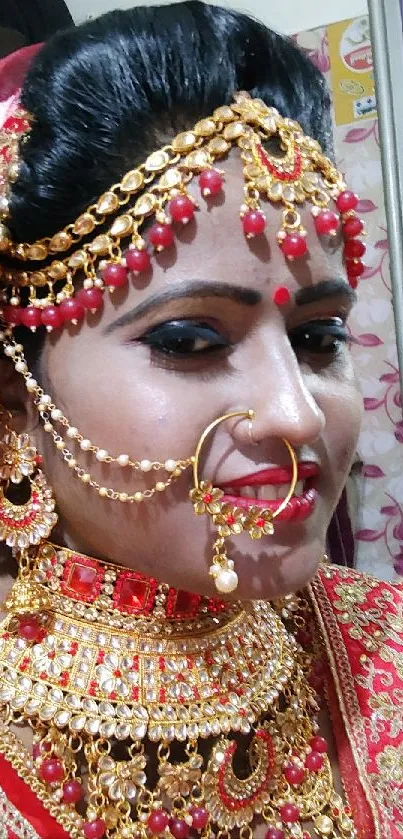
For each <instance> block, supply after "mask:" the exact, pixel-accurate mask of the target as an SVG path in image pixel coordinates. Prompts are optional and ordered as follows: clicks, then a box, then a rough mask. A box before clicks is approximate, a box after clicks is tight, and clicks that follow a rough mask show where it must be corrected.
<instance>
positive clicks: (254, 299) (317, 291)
mask: <svg viewBox="0 0 403 839" xmlns="http://www.w3.org/2000/svg"><path fill="white" fill-rule="evenodd" d="M337 296H344V297H347V298H348V299H349V301H350V302H351V303H355V302H356V299H357V295H356V293H355V291H354V290H353V289H352V288H350V286H349V285H347V283H346V281H345V280H344V279H342V278H338V279H331V280H321V281H320V282H319V283H316V284H315V285H313V286H308V287H307V288H301V289H299V291H297V292H296V294H295V303H296V305H297V306H304V305H306V304H308V303H315V302H317V301H318V300H325V299H327V298H330V297H337ZM192 297H199V298H202V297H219V298H225V299H227V300H234V301H235V302H236V303H240V304H241V305H243V306H257V305H258V304H259V303H261V302H262V300H263V295H262V294H261V293H260V292H259V291H257V290H256V289H252V288H247V287H245V286H237V285H232V284H231V283H219V282H211V281H209V280H191V281H189V282H187V283H183V284H182V285H181V286H180V287H178V288H172V289H169V290H168V291H164V292H162V294H153V295H152V296H151V297H149V298H148V300H144V302H143V303H140V304H139V306H136V307H135V308H134V309H131V310H130V311H129V312H125V314H123V315H121V316H120V317H118V318H117V319H116V320H114V321H113V322H112V323H110V324H109V325H108V326H107V327H106V329H105V332H104V334H105V335H110V333H111V332H114V331H115V330H116V329H123V327H125V326H130V325H131V324H133V323H135V322H136V321H137V320H139V319H140V318H142V317H144V315H147V314H149V312H151V311H154V310H155V309H159V308H160V307H162V306H164V305H166V304H167V303H171V302H172V301H173V300H183V299H185V298H187V299H189V298H192Z"/></svg>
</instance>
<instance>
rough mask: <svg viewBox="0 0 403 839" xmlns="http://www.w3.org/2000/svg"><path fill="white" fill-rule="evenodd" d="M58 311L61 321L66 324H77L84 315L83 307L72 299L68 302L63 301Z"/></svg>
mask: <svg viewBox="0 0 403 839" xmlns="http://www.w3.org/2000/svg"><path fill="white" fill-rule="evenodd" d="M59 309H60V313H61V315H62V317H63V320H65V321H66V322H67V321H71V322H72V323H78V321H80V320H82V319H83V317H84V315H85V309H84V306H83V305H82V304H81V303H80V302H79V301H78V300H76V299H75V298H74V297H71V298H70V300H63V302H62V303H61V304H60V306H59Z"/></svg>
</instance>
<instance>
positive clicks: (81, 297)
mask: <svg viewBox="0 0 403 839" xmlns="http://www.w3.org/2000/svg"><path fill="white" fill-rule="evenodd" d="M76 300H78V302H79V303H81V305H82V306H84V309H89V310H90V311H91V312H96V311H97V309H102V306H103V305H104V296H103V294H102V291H101V289H100V288H81V289H80V291H78V292H77V294H76Z"/></svg>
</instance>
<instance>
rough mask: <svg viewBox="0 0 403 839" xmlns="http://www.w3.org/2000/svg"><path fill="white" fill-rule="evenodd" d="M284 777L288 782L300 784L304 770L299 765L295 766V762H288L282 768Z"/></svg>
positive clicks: (295, 784) (303, 776)
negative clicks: (287, 764) (288, 763)
mask: <svg viewBox="0 0 403 839" xmlns="http://www.w3.org/2000/svg"><path fill="white" fill-rule="evenodd" d="M284 777H285V778H286V780H287V781H288V783H289V784H292V785H293V786H296V787H297V786H299V784H302V781H303V780H304V778H305V772H304V770H303V769H302V768H301V766H297V764H296V763H290V765H289V766H286V767H285V769H284Z"/></svg>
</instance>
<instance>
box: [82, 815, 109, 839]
mask: <svg viewBox="0 0 403 839" xmlns="http://www.w3.org/2000/svg"><path fill="white" fill-rule="evenodd" d="M83 833H84V836H85V839H102V836H105V833H106V822H104V820H103V819H95V821H93V822H84V824H83Z"/></svg>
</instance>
